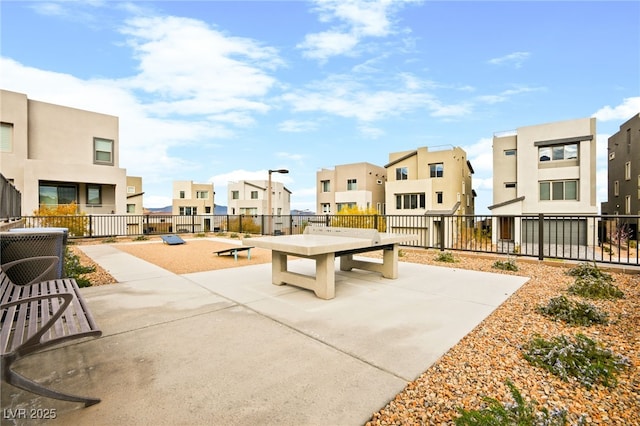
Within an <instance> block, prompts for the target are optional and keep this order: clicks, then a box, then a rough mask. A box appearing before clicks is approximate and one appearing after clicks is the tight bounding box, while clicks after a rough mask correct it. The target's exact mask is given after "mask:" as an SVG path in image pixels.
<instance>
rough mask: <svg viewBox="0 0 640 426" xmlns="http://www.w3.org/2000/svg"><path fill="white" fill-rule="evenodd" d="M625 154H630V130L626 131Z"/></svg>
mask: <svg viewBox="0 0 640 426" xmlns="http://www.w3.org/2000/svg"><path fill="white" fill-rule="evenodd" d="M627 154H631V129H627Z"/></svg>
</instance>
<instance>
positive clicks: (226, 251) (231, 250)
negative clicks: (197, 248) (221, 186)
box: [214, 246, 253, 262]
mask: <svg viewBox="0 0 640 426" xmlns="http://www.w3.org/2000/svg"><path fill="white" fill-rule="evenodd" d="M252 248H253V247H251V246H242V247H232V248H228V249H223V250H217V251H214V253H215V254H217V255H218V256H220V255H221V254H228V255H233V258H234V259H235V260H236V262H237V261H238V252H240V251H245V250H246V251H247V259H249V260H251V249H252Z"/></svg>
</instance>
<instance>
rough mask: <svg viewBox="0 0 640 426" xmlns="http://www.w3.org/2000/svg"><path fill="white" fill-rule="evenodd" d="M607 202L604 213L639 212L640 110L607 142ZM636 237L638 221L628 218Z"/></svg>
mask: <svg viewBox="0 0 640 426" xmlns="http://www.w3.org/2000/svg"><path fill="white" fill-rule="evenodd" d="M607 154H608V163H607V177H608V179H607V201H606V202H603V203H602V205H601V207H602V208H601V210H602V214H603V215H640V113H638V114H636V115H634V116H633V117H631V118H630V119H629V120H627V121H626V122H625V123H624V124H622V125H621V126H620V130H619V131H618V132H616V133H615V134H614V135H612V136H611V137H610V138H609V140H608V143H607ZM625 223H626V224H627V225H628V226H629V227H630V230H631V232H632V235H631V239H636V237H637V235H638V234H637V231H638V223H637V221H636V220H633V221H628V222H627V221H625Z"/></svg>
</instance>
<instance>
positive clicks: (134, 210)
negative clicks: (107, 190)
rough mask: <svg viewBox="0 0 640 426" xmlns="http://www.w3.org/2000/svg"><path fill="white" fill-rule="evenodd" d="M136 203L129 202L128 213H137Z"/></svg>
mask: <svg viewBox="0 0 640 426" xmlns="http://www.w3.org/2000/svg"><path fill="white" fill-rule="evenodd" d="M135 212H136V205H135V204H127V213H135Z"/></svg>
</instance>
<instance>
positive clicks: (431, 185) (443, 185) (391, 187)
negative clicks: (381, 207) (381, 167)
mask: <svg viewBox="0 0 640 426" xmlns="http://www.w3.org/2000/svg"><path fill="white" fill-rule="evenodd" d="M431 165H440V166H441V169H440V168H438V169H436V175H435V176H433V177H432V176H431V173H432V169H431ZM385 169H386V170H387V177H388V180H387V184H386V191H385V192H386V205H387V214H389V215H403V214H410V215H416V214H427V213H433V214H437V213H450V214H458V215H465V214H467V215H473V214H474V212H475V199H474V194H473V190H472V174H473V170H472V169H471V168H470V164H469V163H468V161H467V154H466V152H465V151H464V150H463V149H462V148H459V147H454V148H452V149H449V150H439V151H429V149H428V148H427V147H422V148H418V149H416V150H415V151H403V152H396V153H391V154H389V163H388V164H387V165H385ZM398 169H403V170H405V169H406V179H401V178H400V176H403V175H402V174H400V176H399V175H398ZM440 170H441V172H440ZM440 173H441V174H440ZM413 194H418V195H422V194H423V195H424V204H422V202H421V200H420V199H418V203H417V205H415V206H414V205H413V204H411V205H409V206H407V205H406V203H404V199H403V200H402V202H401V204H400V206H399V205H398V199H397V197H398V196H404V195H413Z"/></svg>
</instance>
